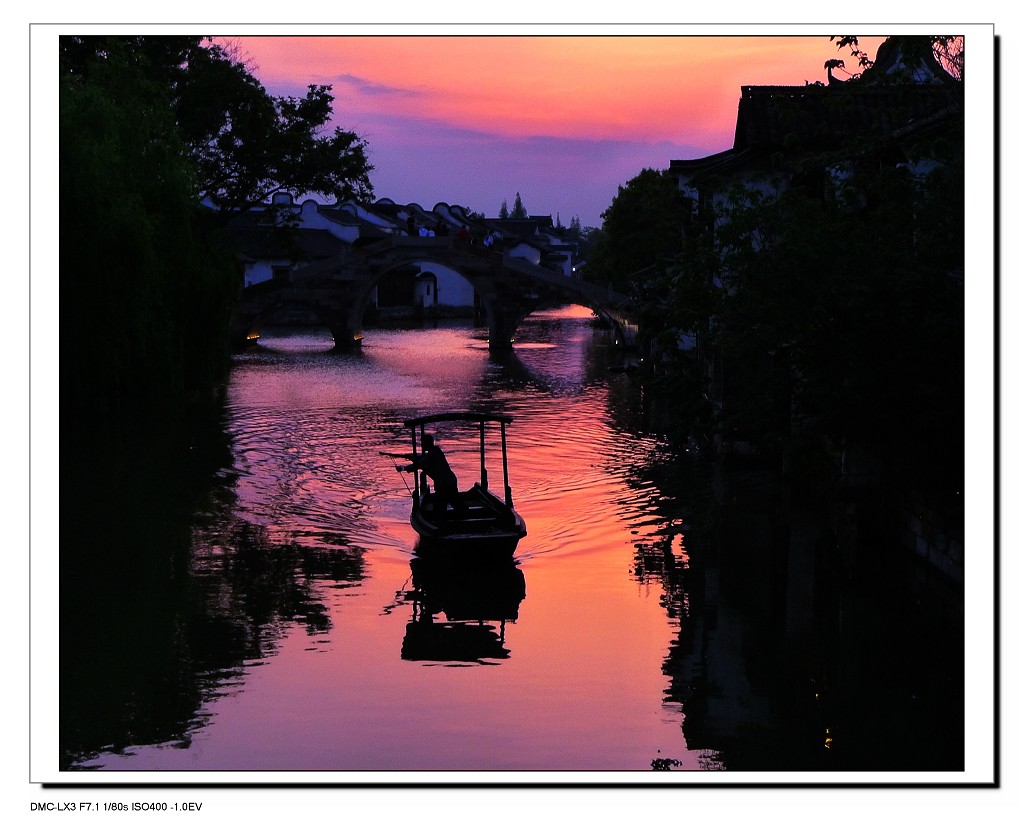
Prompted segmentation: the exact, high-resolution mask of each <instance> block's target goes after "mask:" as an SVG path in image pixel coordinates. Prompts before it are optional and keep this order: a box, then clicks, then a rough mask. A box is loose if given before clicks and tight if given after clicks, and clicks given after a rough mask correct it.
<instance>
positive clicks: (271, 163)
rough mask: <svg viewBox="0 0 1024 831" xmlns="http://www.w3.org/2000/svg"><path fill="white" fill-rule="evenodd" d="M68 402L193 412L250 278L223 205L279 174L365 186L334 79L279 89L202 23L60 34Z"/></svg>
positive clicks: (281, 180)
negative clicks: (205, 33)
mask: <svg viewBox="0 0 1024 831" xmlns="http://www.w3.org/2000/svg"><path fill="white" fill-rule="evenodd" d="M60 48H61V55H60V59H61V73H60V206H59V213H60V271H61V273H60V283H61V301H62V304H61V312H62V314H61V333H60V349H61V353H60V356H61V407H62V418H63V419H64V420H63V425H64V426H65V427H66V429H67V430H68V435H69V436H72V437H73V436H74V435H75V431H76V430H79V431H81V435H83V436H92V435H94V434H95V433H96V432H97V431H104V432H108V433H111V434H114V435H116V434H117V433H118V432H120V431H124V430H126V429H128V428H129V427H130V426H131V425H133V424H139V425H142V426H143V427H144V429H145V430H148V431H150V432H156V431H159V430H162V429H164V428H167V427H168V426H174V425H178V424H181V423H183V421H184V419H183V416H184V415H186V414H187V412H189V411H190V410H192V409H194V407H196V406H198V405H200V404H201V403H202V402H204V401H208V400H209V399H210V397H211V394H212V391H213V390H214V389H215V388H216V386H217V385H218V384H219V383H220V382H221V381H222V380H223V379H224V374H225V371H226V368H227V363H228V361H227V357H228V339H227V329H228V321H229V315H230V309H231V304H232V302H233V300H234V298H235V296H236V292H237V288H238V285H239V280H238V273H237V270H236V265H235V263H234V261H233V259H232V257H231V251H230V248H229V247H228V245H227V241H226V239H225V238H223V237H222V236H221V231H220V226H221V222H220V221H219V218H220V217H222V216H223V215H224V213H225V212H224V211H221V212H216V213H215V212H211V211H209V210H207V209H203V208H202V207H201V206H200V199H202V198H207V199H209V200H210V201H212V202H213V203H215V204H216V205H218V206H219V207H221V208H225V209H230V208H240V207H243V206H245V205H247V204H249V203H250V202H251V201H253V200H258V199H261V198H263V197H264V196H265V195H266V194H267V193H269V192H270V191H272V190H277V189H282V188H284V189H288V190H291V191H292V192H293V193H305V192H319V193H331V194H333V195H335V196H338V197H342V196H353V195H354V196H363V195H366V194H367V192H368V191H369V181H368V179H367V174H368V172H369V170H370V167H369V165H368V164H367V163H366V158H365V155H364V152H363V150H364V145H363V143H362V142H361V141H360V140H359V139H358V138H357V137H355V136H354V135H353V134H350V133H344V132H343V131H337V130H336V131H335V132H334V134H333V135H331V136H328V137H324V136H321V135H320V132H321V130H322V127H323V125H324V124H325V123H326V121H327V119H328V117H329V115H330V95H329V90H328V88H326V87H310V91H309V93H308V95H307V96H306V97H305V98H303V99H274V98H272V97H271V96H269V95H268V94H267V93H266V91H265V90H264V89H263V88H262V86H261V85H260V84H259V83H258V82H257V81H256V80H255V79H254V78H253V77H252V76H251V75H250V74H249V73H248V71H247V70H246V69H245V68H244V66H243V65H242V64H240V63H239V62H237V61H234V60H232V59H231V58H230V57H229V56H228V55H227V53H226V52H225V51H224V50H223V49H221V48H219V47H210V46H209V45H208V44H207V43H206V42H205V41H204V39H202V38H195V37H67V38H62V39H61V42H60Z"/></svg>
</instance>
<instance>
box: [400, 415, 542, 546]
mask: <svg viewBox="0 0 1024 831" xmlns="http://www.w3.org/2000/svg"><path fill="white" fill-rule="evenodd" d="M511 421H512V418H511V416H505V415H488V414H485V413H473V412H448V413H437V414H435V415H427V416H421V417H419V418H413V419H409V420H408V421H406V422H405V426H406V427H408V428H409V430H410V431H411V434H412V456H413V457H414V458H416V457H418V456H419V453H420V450H421V448H422V447H423V438H424V436H425V435H426V434H427V427H428V426H430V425H435V424H439V423H443V422H462V423H464V424H465V425H466V427H467V429H471V430H474V431H476V432H477V433H478V434H479V442H480V443H479V455H480V478H479V481H477V482H476V483H475V484H474V485H473V486H472V487H471V488H468V489H460V490H459V495H460V496H461V498H462V500H461V501H462V503H463V504H462V506H461V510H459V511H455V510H452V508H451V507H447V509H446V510H444V511H442V512H438V511H435V504H434V493H433V492H432V491H431V489H430V481H429V479H428V477H427V475H426V474H425V473H423V472H417V475H416V484H415V487H414V488H413V489H412V513H411V515H410V522H411V523H412V527H413V528H415V529H416V531H417V532H418V533H419V535H420V539H419V545H418V546H417V553H418V554H420V555H421V556H424V555H430V554H432V553H445V554H449V555H453V556H455V555H458V556H467V557H472V558H473V559H475V560H486V559H489V558H495V557H502V556H505V557H508V556H511V554H512V553H513V552H514V551H515V549H516V546H517V545H518V544H519V540H521V539H522V538H523V537H525V536H526V523H525V521H524V520H523V518H522V516H520V515H519V513H517V512H516V510H515V507H514V506H513V503H512V488H511V487H510V486H509V481H508V448H507V443H506V432H505V428H506V426H507V425H508V424H509V423H510V422H511ZM495 426H496V427H497V429H498V430H499V432H500V434H501V470H502V476H503V480H504V488H503V491H502V495H501V496H498V495H496V494H494V493H492V492H491V490H490V488H489V478H488V474H487V447H486V445H487V432H488V427H490V428H491V429H492V430H493V429H494V427H495Z"/></svg>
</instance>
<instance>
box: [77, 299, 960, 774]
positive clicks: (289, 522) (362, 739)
mask: <svg viewBox="0 0 1024 831" xmlns="http://www.w3.org/2000/svg"><path fill="white" fill-rule="evenodd" d="M485 338H486V330H483V329H479V328H474V327H473V326H472V325H471V324H469V323H462V322H443V323H439V324H438V325H436V326H426V327H422V328H391V329H387V328H380V329H371V330H368V331H367V332H366V336H365V340H364V344H363V346H362V349H361V350H359V351H357V352H353V353H351V354H336V353H333V352H331V351H330V348H331V346H332V342H331V339H330V335H329V334H328V333H327V332H326V331H321V330H316V329H290V330H289V329H282V330H278V331H275V332H268V333H265V336H264V338H263V340H262V348H261V349H259V350H256V351H252V352H250V353H247V354H245V355H241V356H238V357H237V359H236V361H235V364H234V366H233V369H232V373H231V378H230V387H229V390H228V396H227V405H226V412H225V416H224V425H223V436H222V439H223V447H221V452H222V455H223V458H222V463H221V464H220V465H219V470H218V471H217V472H216V474H215V475H214V476H212V477H208V476H204V477H198V478H197V480H196V481H189V482H184V483H182V482H178V481H175V482H169V483H167V485H166V489H165V490H161V489H160V488H156V489H153V488H150V487H142V486H139V487H137V488H136V493H134V494H133V495H131V496H126V497H125V499H124V501H122V503H121V507H120V508H119V509H118V510H117V515H116V517H111V521H110V527H111V528H112V529H117V530H116V531H113V530H112V531H111V532H110V533H111V534H112V535H113V534H116V535H117V537H118V538H117V539H116V540H114V539H109V540H107V541H106V542H105V543H104V544H105V545H106V547H107V548H108V549H109V553H110V557H111V560H112V562H115V563H118V564H119V565H118V566H116V567H113V568H112V571H113V572H115V575H114V576H113V577H112V578H110V577H109V576H108V578H106V579H104V580H103V581H102V585H99V583H100V582H101V581H99V580H98V579H97V580H96V583H95V584H90V583H89V579H90V578H88V577H86V576H83V577H82V578H81V579H82V581H83V582H81V583H80V584H76V585H75V587H74V589H73V590H72V591H68V588H67V587H66V586H65V587H64V591H63V593H62V618H68V617H70V618H73V624H69V623H67V621H66V620H64V619H62V651H61V697H62V702H61V707H62V715H61V766H62V768H64V769H66V770H102V771H187V772H203V771H211V772H223V771H240V772H248V771H254V772H256V771H258V772H303V771H316V772H343V773H344V772H349V773H353V772H368V773H375V772H376V773H382V774H384V775H385V779H386V774H387V773H388V772H404V771H415V772H438V771H463V772H469V771H485V772H499V773H500V772H513V771H526V772H538V771H558V772H567V771H568V772H625V773H632V772H644V771H646V772H651V771H664V772H665V773H664V774H663V775H668V776H671V775H672V773H671V772H672V771H676V772H686V771H710V770H716V771H730V770H732V771H750V770H761V771H763V770H769V771H815V772H818V771H835V770H850V769H852V770H862V769H863V770H935V769H938V770H947V769H952V770H956V769H958V767H959V766H962V754H963V742H962V735H958V731H960V733H961V734H962V725H963V716H962V706H963V692H962V687H963V683H962V671H963V668H962V654H961V653H962V643H958V642H957V637H958V633H959V631H960V628H959V627H960V626H961V625H962V624H961V622H960V621H958V620H957V618H956V615H955V614H952V615H951V614H950V613H949V607H948V606H946V605H943V604H935V606H936V608H931V606H930V605H929V602H928V601H925V600H922V598H933V597H935V596H936V594H935V592H934V586H922V582H921V579H920V578H919V576H917V577H915V576H914V575H909V576H908V575H905V574H901V575H900V579H899V580H895V579H894V580H891V581H890V580H888V579H887V580H885V581H883V582H885V583H886V585H890V586H891V587H890V588H887V589H886V590H885V595H884V597H883V596H882V595H880V594H879V592H878V587H877V586H876V585H875V584H874V583H872V585H871V587H870V590H868V589H865V588H864V584H863V583H862V582H860V581H862V579H863V577H861V576H858V575H862V574H864V573H867V572H866V570H865V569H863V568H859V569H858V570H857V574H856V575H854V574H853V573H852V571H851V569H850V568H844V567H843V566H842V565H839V566H835V565H833V566H829V567H827V568H826V567H823V566H822V562H823V558H825V559H826V560H827V562H829V563H831V562H833V561H837V562H840V563H842V562H844V561H843V560H842V558H841V557H839V558H838V559H837V558H831V559H829V557H830V552H832V551H834V550H836V548H837V544H836V543H835V541H834V540H833V541H832V543H831V544H823V543H822V540H823V539H825V540H827V539H828V537H827V535H824V534H823V533H821V529H820V527H819V526H820V524H821V523H820V520H819V519H817V518H814V517H811V518H808V519H807V520H806V521H805V522H803V523H802V524H799V523H798V526H794V525H792V520H793V517H792V515H791V513H788V512H787V511H785V510H784V509H783V508H780V505H782V504H783V503H784V500H783V499H782V495H781V492H780V491H779V490H778V488H777V486H776V485H775V484H774V483H773V481H772V480H771V479H770V478H765V477H763V476H762V474H760V473H758V472H757V471H745V470H740V471H737V472H735V473H733V474H729V475H725V474H723V473H722V472H721V471H720V470H718V469H717V468H716V466H714V465H711V464H710V463H709V462H708V461H707V460H706V459H705V458H704V456H703V455H702V453H701V452H700V445H699V444H698V443H696V442H689V441H687V440H686V437H685V436H680V435H676V434H674V433H673V432H672V431H671V429H670V428H669V426H668V425H671V423H672V420H671V419H670V418H666V417H665V410H666V408H668V409H671V407H672V403H671V401H670V400H669V401H666V400H665V399H664V396H662V398H661V400H660V401H659V400H655V397H652V395H651V393H650V391H649V390H645V388H644V386H643V385H641V384H640V383H639V382H638V380H637V378H636V377H635V376H634V375H633V374H631V373H629V372H624V371H621V367H618V366H616V364H617V363H618V362H619V359H618V358H617V356H616V353H615V351H614V349H613V347H612V346H611V344H610V343H609V333H608V332H606V331H604V330H602V329H600V328H598V327H596V326H595V325H594V321H593V320H592V317H591V315H590V313H589V312H588V311H587V310H585V309H582V308H579V307H568V308H566V309H561V310H557V311H552V312H546V313H541V314H536V315H534V316H532V317H531V318H529V319H528V320H527V321H526V322H525V323H524V325H523V326H522V327H521V329H520V331H519V333H518V341H517V343H516V347H515V352H514V355H512V356H509V357H507V358H503V359H500V360H499V359H496V358H495V357H494V356H492V355H491V354H490V352H489V351H488V349H487V345H486V339H485ZM445 410H485V411H489V412H498V413H504V414H507V415H510V416H512V417H513V421H512V423H511V425H510V427H509V432H508V451H509V477H510V480H511V485H512V489H513V494H514V496H515V500H516V507H517V509H518V510H519V511H520V513H521V514H522V515H523V516H524V517H525V519H526V522H527V526H528V530H529V533H528V535H527V537H526V538H525V539H523V540H522V542H521V543H520V545H519V548H518V550H517V552H516V561H515V564H514V565H513V566H509V567H508V568H507V569H503V570H498V571H497V572H493V573H487V574H484V575H479V576H474V575H466V574H460V575H452V574H450V573H433V572H430V571H429V570H427V571H423V570H421V569H420V568H419V563H420V561H419V560H417V558H416V557H415V546H416V541H417V540H416V534H415V532H414V531H413V529H412V528H411V527H410V525H409V519H408V514H409V507H410V498H409V490H408V488H409V486H410V485H411V484H412V482H411V477H410V474H408V473H404V472H402V471H401V470H399V469H397V468H396V466H395V463H394V461H393V460H392V458H391V457H389V456H387V455H385V454H386V453H392V452H399V453H400V452H405V451H406V450H407V445H406V442H407V438H406V431H405V429H404V428H403V427H402V422H403V420H404V419H407V418H411V417H414V416H418V415H423V414H425V413H430V412H435V411H445ZM437 438H438V441H439V443H440V445H441V446H442V447H443V448H444V449H445V450H446V452H447V454H448V457H449V461H450V462H451V463H452V466H453V468H454V469H455V470H456V472H457V473H458V474H459V475H460V480H461V481H462V483H463V485H465V484H468V483H469V482H471V481H473V480H474V479H475V478H477V476H476V474H477V465H478V461H477V458H476V455H475V452H474V446H475V445H474V441H475V439H474V437H473V436H472V435H468V434H463V433H460V432H459V430H458V429H457V428H456V427H454V426H442V427H441V428H440V429H438V431H437ZM494 464H496V461H495V462H494ZM491 480H492V482H494V481H500V470H497V471H495V470H493V469H492V471H491ZM723 521H724V522H726V523H730V522H731V523H733V524H732V525H727V527H724V528H723V526H722V523H723ZM783 525H785V528H782V526H783ZM804 537H806V538H807V540H809V542H807V544H806V545H802V544H801V543H800V540H801V539H803V538H804ZM780 540H783V541H784V542H780ZM830 545H831V547H830ZM801 558H803V559H801ZM803 566H806V572H804V571H803V570H802V569H803ZM887 569H888V571H889V572H891V571H892V570H893V568H892V566H891V565H889V566H887ZM801 575H803V576H801ZM823 575H824V576H823ZM876 577H877V573H876ZM904 578H906V579H904ZM908 586H909V587H911V588H909V589H908V588H906V587H908ZM880 600H882V602H881V603H880V602H879V601H880ZM850 621H856V622H857V631H856V632H855V633H851V631H850V629H851V628H850ZM958 650H959V651H958ZM883 673H884V674H883Z"/></svg>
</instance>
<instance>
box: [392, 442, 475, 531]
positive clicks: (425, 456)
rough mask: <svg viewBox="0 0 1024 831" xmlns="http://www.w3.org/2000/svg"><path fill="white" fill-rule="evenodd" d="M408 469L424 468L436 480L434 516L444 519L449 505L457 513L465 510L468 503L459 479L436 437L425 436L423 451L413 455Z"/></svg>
mask: <svg viewBox="0 0 1024 831" xmlns="http://www.w3.org/2000/svg"><path fill="white" fill-rule="evenodd" d="M405 469H406V470H407V471H410V472H412V471H414V470H417V469H419V470H422V471H423V472H424V473H425V474H427V476H429V477H430V478H431V479H432V480H433V481H434V516H435V517H437V518H438V519H443V518H444V514H445V511H446V510H447V509H448V506H449V505H451V506H452V510H453V511H455V512H456V513H457V514H461V513H463V512H464V511H465V509H466V505H465V503H464V502H463V501H462V495H461V494H460V493H459V480H458V477H456V475H455V471H453V470H452V468H451V465H449V464H448V459H447V457H446V456H445V455H444V451H443V450H442V449H441V448H440V447H438V446H437V444H435V442H434V437H433V436H431V435H429V434H427V435H425V436H424V437H423V452H422V453H419V454H417V455H416V456H414V457H413V460H412V464H411V465H408V466H407V467H406V468H405Z"/></svg>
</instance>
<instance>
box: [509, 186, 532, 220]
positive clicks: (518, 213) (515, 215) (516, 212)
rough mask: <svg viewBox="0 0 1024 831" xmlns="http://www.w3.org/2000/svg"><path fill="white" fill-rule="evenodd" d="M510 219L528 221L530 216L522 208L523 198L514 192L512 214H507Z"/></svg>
mask: <svg viewBox="0 0 1024 831" xmlns="http://www.w3.org/2000/svg"><path fill="white" fill-rule="evenodd" d="M509 218H510V219H529V218H530V214H529V213H527V211H526V208H525V207H524V206H523V198H522V197H521V196H520V195H519V192H518V191H517V192H516V199H515V202H513V203H512V213H511V214H509Z"/></svg>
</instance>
